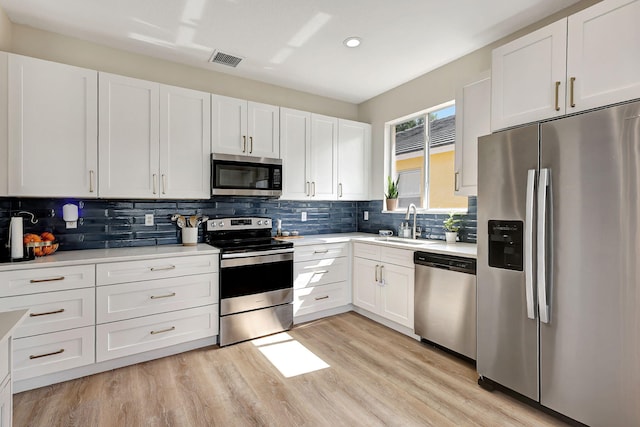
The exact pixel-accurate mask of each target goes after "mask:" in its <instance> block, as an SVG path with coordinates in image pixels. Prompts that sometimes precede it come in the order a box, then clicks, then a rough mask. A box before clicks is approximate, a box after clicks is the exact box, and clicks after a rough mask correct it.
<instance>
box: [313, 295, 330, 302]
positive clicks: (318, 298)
mask: <svg viewBox="0 0 640 427" xmlns="http://www.w3.org/2000/svg"><path fill="white" fill-rule="evenodd" d="M321 299H329V295H325V296H323V297H316V298H315V300H316V301H320V300H321Z"/></svg>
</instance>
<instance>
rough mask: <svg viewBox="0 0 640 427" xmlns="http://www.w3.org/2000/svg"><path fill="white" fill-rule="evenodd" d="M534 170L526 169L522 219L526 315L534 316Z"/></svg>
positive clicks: (531, 317)
mask: <svg viewBox="0 0 640 427" xmlns="http://www.w3.org/2000/svg"><path fill="white" fill-rule="evenodd" d="M535 182H536V171H535V169H529V170H528V171H527V200H526V210H525V219H524V228H525V232H524V280H525V290H526V300H527V317H528V318H529V319H535V318H536V301H535V297H534V294H535V291H534V276H533V219H534V198H535Z"/></svg>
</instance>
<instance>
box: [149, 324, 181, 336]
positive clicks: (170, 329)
mask: <svg viewBox="0 0 640 427" xmlns="http://www.w3.org/2000/svg"><path fill="white" fill-rule="evenodd" d="M175 330H176V327H175V326H172V327H170V328H167V329H160V330H159V331H151V335H156V334H162V333H164V332H171V331H175Z"/></svg>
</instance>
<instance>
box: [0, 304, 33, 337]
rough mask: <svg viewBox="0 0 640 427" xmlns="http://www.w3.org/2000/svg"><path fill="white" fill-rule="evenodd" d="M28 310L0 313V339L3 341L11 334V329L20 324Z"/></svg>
mask: <svg viewBox="0 0 640 427" xmlns="http://www.w3.org/2000/svg"><path fill="white" fill-rule="evenodd" d="M28 312H29V310H26V309H24V310H14V311H4V312H1V313H0V341H4V340H5V339H7V337H8V336H10V335H13V331H14V330H15V329H16V328H17V327H18V326H20V324H21V323H22V321H23V320H24V319H25V318H26V317H27V313H28Z"/></svg>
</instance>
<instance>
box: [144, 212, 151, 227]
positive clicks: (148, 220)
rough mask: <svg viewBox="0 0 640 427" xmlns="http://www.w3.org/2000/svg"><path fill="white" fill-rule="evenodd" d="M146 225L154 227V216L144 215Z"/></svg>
mask: <svg viewBox="0 0 640 427" xmlns="http://www.w3.org/2000/svg"><path fill="white" fill-rule="evenodd" d="M144 225H153V214H145V215H144Z"/></svg>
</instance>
